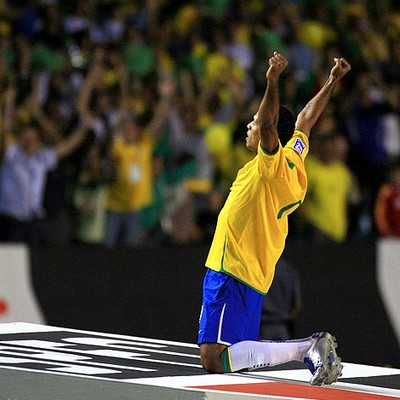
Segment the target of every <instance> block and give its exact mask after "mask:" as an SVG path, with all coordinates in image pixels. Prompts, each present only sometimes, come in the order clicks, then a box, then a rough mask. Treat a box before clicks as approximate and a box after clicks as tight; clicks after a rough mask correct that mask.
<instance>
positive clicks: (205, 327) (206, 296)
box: [197, 269, 264, 346]
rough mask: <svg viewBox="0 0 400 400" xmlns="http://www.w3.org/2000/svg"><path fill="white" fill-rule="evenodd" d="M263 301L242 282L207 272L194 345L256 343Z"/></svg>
mask: <svg viewBox="0 0 400 400" xmlns="http://www.w3.org/2000/svg"><path fill="white" fill-rule="evenodd" d="M263 301H264V295H262V294H260V293H258V292H256V291H255V290H254V289H252V288H250V287H249V286H246V285H245V284H244V283H241V282H239V281H238V280H236V279H234V278H232V277H231V276H229V275H226V274H224V273H222V272H216V271H214V270H211V269H207V272H206V276H205V278H204V283H203V304H202V307H201V314H200V321H199V334H198V340H197V343H198V344H199V345H200V344H201V343H220V344H225V345H227V346H230V345H232V344H234V343H237V342H240V341H243V340H258V335H259V330H260V318H261V310H262V305H263Z"/></svg>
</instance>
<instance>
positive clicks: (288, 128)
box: [277, 106, 296, 146]
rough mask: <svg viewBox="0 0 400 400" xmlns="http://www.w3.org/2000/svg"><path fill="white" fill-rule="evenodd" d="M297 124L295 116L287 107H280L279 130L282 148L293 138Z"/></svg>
mask: <svg viewBox="0 0 400 400" xmlns="http://www.w3.org/2000/svg"><path fill="white" fill-rule="evenodd" d="M295 122H296V120H295V117H294V114H293V113H292V112H291V111H290V110H289V109H288V108H287V107H286V106H280V107H279V119H278V126H277V129H278V135H279V140H280V141H281V143H282V146H285V145H286V143H287V142H288V141H289V140H290V139H291V137H292V136H293V133H294V126H295Z"/></svg>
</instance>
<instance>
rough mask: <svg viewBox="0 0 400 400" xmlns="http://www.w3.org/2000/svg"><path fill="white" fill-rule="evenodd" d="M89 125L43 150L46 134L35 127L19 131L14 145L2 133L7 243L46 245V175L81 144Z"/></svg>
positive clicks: (1, 197) (0, 191)
mask: <svg viewBox="0 0 400 400" xmlns="http://www.w3.org/2000/svg"><path fill="white" fill-rule="evenodd" d="M88 123H89V121H88V120H82V121H81V122H80V124H79V126H78V128H77V129H76V130H75V131H74V132H73V133H72V134H71V135H70V136H69V137H67V138H66V139H63V140H61V141H60V142H58V143H57V144H56V145H54V146H47V147H46V146H43V137H42V135H43V134H44V133H45V132H44V131H43V130H42V129H40V127H38V126H36V125H35V124H32V123H31V124H26V125H23V126H22V127H20V129H19V134H18V138H17V140H16V141H15V142H14V141H12V139H11V135H10V132H9V131H4V129H1V131H0V136H1V141H0V143H1V145H0V162H1V170H0V172H1V175H0V183H1V185H0V215H1V226H2V231H3V234H5V239H6V240H8V241H24V242H27V243H43V242H46V240H47V238H46V237H42V236H43V235H42V234H41V232H42V228H43V223H44V222H45V221H46V213H45V210H44V207H43V196H44V190H45V185H46V179H47V174H48V172H49V171H51V170H52V169H54V168H55V167H56V166H57V164H58V162H59V160H61V159H63V158H64V157H66V156H68V155H69V154H71V153H72V152H73V151H74V150H75V149H76V148H77V147H78V146H79V145H80V144H81V143H82V141H83V140H84V138H85V136H86V133H87V130H88ZM6 125H7V124H6Z"/></svg>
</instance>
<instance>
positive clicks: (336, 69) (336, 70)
mask: <svg viewBox="0 0 400 400" xmlns="http://www.w3.org/2000/svg"><path fill="white" fill-rule="evenodd" d="M334 61H335V65H334V66H333V68H332V69H331V76H332V77H333V78H334V79H335V80H339V79H341V78H343V77H344V76H345V75H346V74H347V73H348V72H349V71H350V70H351V65H350V64H349V63H348V62H347V61H346V60H345V59H344V58H343V57H342V58H334Z"/></svg>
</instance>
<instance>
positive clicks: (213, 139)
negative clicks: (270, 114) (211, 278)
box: [0, 0, 400, 247]
mask: <svg viewBox="0 0 400 400" xmlns="http://www.w3.org/2000/svg"><path fill="white" fill-rule="evenodd" d="M273 51H278V52H281V53H282V54H284V55H285V56H286V57H287V58H288V59H289V67H288V68H287V70H285V76H284V78H283V79H282V86H281V102H282V103H283V104H285V105H287V106H289V107H290V108H291V109H292V111H293V112H294V113H295V114H296V113H298V112H299V111H300V110H301V109H302V108H303V107H304V105H305V104H306V103H307V101H308V100H309V99H310V98H311V97H312V95H313V94H315V93H316V92H317V91H318V90H319V88H320V87H321V86H322V85H323V84H324V83H325V79H326V77H327V75H328V73H329V70H330V68H331V67H332V65H333V58H334V57H337V56H341V57H345V58H346V59H347V60H348V61H349V62H350V64H351V65H352V71H351V73H350V74H349V76H348V78H346V80H345V81H344V82H343V84H342V85H341V87H340V88H338V90H337V91H336V92H335V94H334V97H333V99H332V102H331V103H330V105H329V108H328V109H327V110H326V112H325V114H324V116H323V117H322V118H321V120H320V121H319V122H318V124H317V126H316V127H315V128H314V130H313V132H312V136H311V151H310V155H309V157H308V159H307V164H306V167H307V170H308V174H309V191H308V194H307V197H306V200H305V203H304V205H303V206H302V207H300V209H299V211H298V212H297V213H296V214H295V215H294V216H292V221H291V225H292V226H291V229H290V233H289V240H290V239H292V240H310V239H311V240H315V241H318V242H330V241H331V242H335V243H345V242H347V241H349V240H359V239H363V238H369V237H376V236H378V235H383V236H400V181H399V177H398V176H399V171H400V169H399V167H398V159H399V156H400V5H399V3H398V2H397V1H396V0H392V1H390V0H382V1H380V2H369V1H367V0H334V1H326V2H319V1H316V0H308V1H307V0H270V1H262V0H250V1H245V2H244V1H240V0H193V1H191V2H189V1H179V0H175V1H168V0H142V1H129V0H119V1H117V0H97V1H96V0H88V1H78V0H69V1H65V0H36V1H25V0H9V1H6V0H3V1H0V89H1V94H2V95H1V97H0V107H1V108H0V111H1V112H0V138H1V140H0V162H1V166H0V240H1V241H4V242H7V241H25V242H28V243H33V244H38V245H49V246H57V245H67V244H70V243H88V244H106V245H108V246H111V247H115V246H140V245H159V244H163V243H174V244H184V243H196V242H206V241H209V240H211V238H212V234H213V231H214V227H215V223H216V218H217V216H218V211H219V210H220V208H221V206H222V205H223V202H224V199H225V197H226V195H227V193H228V191H229V187H230V184H231V182H232V181H233V180H234V178H235V175H236V173H237V170H238V169H239V168H240V167H241V166H242V165H244V163H246V162H247V161H248V160H250V159H251V157H253V156H254V155H253V154H251V153H250V152H249V151H248V150H247V149H246V147H245V137H246V131H247V128H246V125H247V124H248V122H250V121H251V119H252V117H253V115H254V113H255V112H256V111H257V109H258V105H259V103H260V100H261V97H262V95H263V93H264V89H265V83H266V79H265V73H266V69H267V67H268V58H269V56H270V55H271V54H272V52H273ZM396 168H397V175H396V173H393V170H394V171H396Z"/></svg>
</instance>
